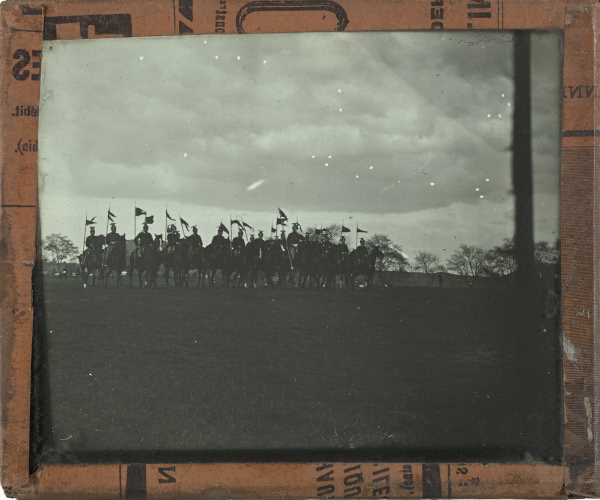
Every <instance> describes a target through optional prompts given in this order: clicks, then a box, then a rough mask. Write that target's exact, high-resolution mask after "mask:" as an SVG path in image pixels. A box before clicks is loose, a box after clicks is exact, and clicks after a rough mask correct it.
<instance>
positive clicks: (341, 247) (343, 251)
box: [339, 236, 350, 256]
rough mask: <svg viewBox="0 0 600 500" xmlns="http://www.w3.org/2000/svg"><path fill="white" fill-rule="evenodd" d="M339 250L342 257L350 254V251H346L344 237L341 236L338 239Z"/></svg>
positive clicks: (346, 246)
mask: <svg viewBox="0 0 600 500" xmlns="http://www.w3.org/2000/svg"><path fill="white" fill-rule="evenodd" d="M339 248H340V251H341V252H342V255H344V256H346V255H348V253H349V252H350V250H348V245H346V237H345V236H342V237H341V238H340V243H339Z"/></svg>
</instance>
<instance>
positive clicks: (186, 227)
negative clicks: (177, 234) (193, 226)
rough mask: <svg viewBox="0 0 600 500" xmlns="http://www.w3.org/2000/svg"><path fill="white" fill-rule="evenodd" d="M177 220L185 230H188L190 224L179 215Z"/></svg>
mask: <svg viewBox="0 0 600 500" xmlns="http://www.w3.org/2000/svg"><path fill="white" fill-rule="evenodd" d="M179 222H181V225H182V226H183V227H185V230H186V231H189V230H190V225H189V224H188V223H187V222H186V221H184V220H183V219H182V218H181V217H179Z"/></svg>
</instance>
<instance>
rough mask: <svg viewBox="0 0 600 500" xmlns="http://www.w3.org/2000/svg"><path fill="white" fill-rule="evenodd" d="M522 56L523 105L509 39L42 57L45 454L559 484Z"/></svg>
mask: <svg viewBox="0 0 600 500" xmlns="http://www.w3.org/2000/svg"><path fill="white" fill-rule="evenodd" d="M526 40H527V43H528V50H529V56H530V57H529V59H528V71H527V74H528V75H529V81H528V82H527V83H526V88H525V90H524V91H523V86H522V85H524V84H523V83H522V82H521V81H520V80H519V78H517V77H516V76H515V66H516V62H517V60H516V57H515V45H516V44H517V40H516V35H515V33H514V32H509V31H506V32H502V31H494V32H485V31H483V32H475V31H436V30H433V31H430V32H355V33H296V34H268V35H267V34H265V35H244V36H230V35H197V36H186V37H173V38H171V37H161V38H132V39H103V40H66V41H46V42H44V49H43V50H44V58H43V61H42V68H41V97H40V107H39V117H40V118H39V140H38V141H39V145H38V148H39V149H38V155H39V160H38V198H39V220H40V231H39V232H40V238H41V240H40V241H39V242H38V246H39V248H40V252H41V255H42V262H41V263H39V264H40V265H38V267H37V269H38V282H37V285H38V286H37V287H36V289H35V296H36V300H37V302H36V304H38V305H39V306H40V311H39V314H38V315H37V316H36V318H37V326H36V328H37V329H38V331H39V332H40V338H41V342H40V345H41V348H42V351H41V352H42V354H41V358H40V367H41V368H40V373H42V374H43V376H42V377H41V379H40V380H41V387H40V398H41V400H42V401H44V405H43V407H42V409H38V410H37V414H35V415H34V421H35V425H34V428H35V429H36V430H35V434H36V435H35V443H36V446H37V450H38V455H39V461H40V462H41V463H48V462H52V463H57V462H58V463H86V462H89V463H95V462H102V461H119V462H127V461H129V462H130V463H132V462H135V461H138V462H143V461H144V462H151V461H163V462H164V461H175V460H177V461H191V462H208V461H219V462H231V461H254V462H268V461H289V462H301V461H304V462H306V461H315V462H319V461H334V460H335V461H345V462H352V461H375V462H376V461H386V460H387V461H399V462H410V461H431V460H438V461H439V460H446V461H453V462H469V461H487V462H490V461H494V462H497V461H502V462H519V463H522V462H530V463H548V464H559V463H562V462H561V461H562V456H563V451H562V448H563V445H562V443H563V436H562V402H561V401H562V399H561V398H562V389H561V348H560V337H561V332H560V293H559V290H560V146H561V142H560V140H561V138H560V132H561V96H562V82H561V71H562V38H561V35H560V34H559V33H557V32H542V31H540V32H537V31H534V32H527V35H526ZM519 92H521V95H523V93H524V94H526V95H527V96H528V99H529V101H530V102H529V103H528V106H529V108H528V109H529V112H528V116H529V118H530V121H531V126H530V130H531V140H530V148H529V151H528V154H529V155H530V157H531V162H530V163H528V162H527V161H525V160H523V165H522V166H521V165H520V163H519V161H520V158H521V157H520V156H519V154H520V153H519V151H517V148H516V146H515V141H517V140H519V138H520V134H521V132H519V131H520V128H519V127H520V124H519V122H518V120H516V118H515V117H516V116H518V115H517V111H518V103H519V102H521V101H519V99H518V98H517V95H518V93H519ZM515 172H525V173H528V174H530V179H531V192H528V191H527V189H524V188H523V184H522V181H520V180H519V177H518V176H516V175H515ZM517 206H529V207H530V209H529V211H528V212H527V213H528V214H529V215H528V218H527V217H525V218H521V219H519V220H520V221H521V222H518V223H517V219H518V214H517V208H516V207H517ZM519 210H520V209H519ZM519 217H520V216H519ZM523 220H524V221H525V222H523ZM521 224H525V227H526V229H527V231H526V232H527V235H528V236H527V237H524V236H522V235H523V234H524V232H522V229H523V226H522V225H521ZM527 238H528V239H527ZM525 240H526V241H528V245H526V246H523V243H522V242H523V241H525ZM523 256H525V257H523ZM523 259H525V260H523ZM523 262H529V264H528V265H527V269H525V265H524V264H523ZM525 289H526V290H527V293H524V292H523V290H525Z"/></svg>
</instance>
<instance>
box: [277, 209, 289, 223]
mask: <svg viewBox="0 0 600 500" xmlns="http://www.w3.org/2000/svg"><path fill="white" fill-rule="evenodd" d="M277 210H279V217H280V218H281V219H280V220H284V221H285V220H288V218H287V215H285V214H284V213H283V210H281V208H278V209H277Z"/></svg>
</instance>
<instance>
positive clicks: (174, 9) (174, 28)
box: [173, 0, 179, 35]
mask: <svg viewBox="0 0 600 500" xmlns="http://www.w3.org/2000/svg"><path fill="white" fill-rule="evenodd" d="M176 1H177V0H173V33H174V34H175V35H178V34H179V33H177V7H176V6H175V2H176Z"/></svg>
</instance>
